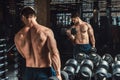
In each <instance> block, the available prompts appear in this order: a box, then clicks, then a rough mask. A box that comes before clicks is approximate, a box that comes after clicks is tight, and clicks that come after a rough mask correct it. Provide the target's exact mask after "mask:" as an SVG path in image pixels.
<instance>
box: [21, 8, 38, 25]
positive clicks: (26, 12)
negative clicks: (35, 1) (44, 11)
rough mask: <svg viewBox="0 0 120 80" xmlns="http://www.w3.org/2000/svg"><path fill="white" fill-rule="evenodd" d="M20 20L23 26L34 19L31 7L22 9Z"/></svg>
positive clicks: (34, 14)
mask: <svg viewBox="0 0 120 80" xmlns="http://www.w3.org/2000/svg"><path fill="white" fill-rule="evenodd" d="M20 15H21V19H22V21H23V22H24V23H25V24H28V23H29V22H30V20H32V19H36V11H35V10H34V9H33V8H32V7H29V6H28V7H24V8H23V9H22V11H21V13H20Z"/></svg>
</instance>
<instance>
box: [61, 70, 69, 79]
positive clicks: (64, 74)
mask: <svg viewBox="0 0 120 80" xmlns="http://www.w3.org/2000/svg"><path fill="white" fill-rule="evenodd" d="M61 77H62V80H69V76H68V73H67V72H65V71H61Z"/></svg>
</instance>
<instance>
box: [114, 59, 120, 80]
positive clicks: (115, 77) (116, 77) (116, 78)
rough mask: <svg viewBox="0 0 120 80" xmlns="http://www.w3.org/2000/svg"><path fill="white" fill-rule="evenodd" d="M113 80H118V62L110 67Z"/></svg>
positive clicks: (119, 71)
mask: <svg viewBox="0 0 120 80" xmlns="http://www.w3.org/2000/svg"><path fill="white" fill-rule="evenodd" d="M112 76H113V80H120V61H115V62H114V63H113V65H112Z"/></svg>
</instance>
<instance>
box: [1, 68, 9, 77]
mask: <svg viewBox="0 0 120 80" xmlns="http://www.w3.org/2000/svg"><path fill="white" fill-rule="evenodd" d="M7 71H8V69H6V70H4V71H0V76H1V75H2V74H4V73H5V72H7Z"/></svg>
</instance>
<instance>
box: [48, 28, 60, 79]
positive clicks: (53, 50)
mask: <svg viewBox="0 0 120 80" xmlns="http://www.w3.org/2000/svg"><path fill="white" fill-rule="evenodd" d="M48 48H49V50H50V54H51V59H52V64H53V67H54V69H55V71H56V75H57V77H58V78H59V79H60V77H61V73H60V70H61V61H60V55H59V51H58V49H57V44H56V40H55V39H54V34H53V32H52V31H51V30H50V31H49V32H48ZM60 80H61V79H60Z"/></svg>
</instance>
